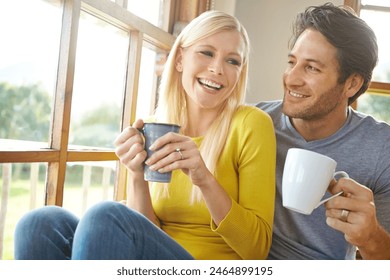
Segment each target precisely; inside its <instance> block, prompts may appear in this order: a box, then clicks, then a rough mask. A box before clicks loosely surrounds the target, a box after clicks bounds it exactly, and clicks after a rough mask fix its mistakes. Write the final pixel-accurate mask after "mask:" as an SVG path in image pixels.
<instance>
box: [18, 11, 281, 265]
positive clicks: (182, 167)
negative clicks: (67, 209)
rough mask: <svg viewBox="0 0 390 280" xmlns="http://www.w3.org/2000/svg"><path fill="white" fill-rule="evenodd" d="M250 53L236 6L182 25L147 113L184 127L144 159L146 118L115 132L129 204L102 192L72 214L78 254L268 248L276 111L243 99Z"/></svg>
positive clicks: (210, 254)
mask: <svg viewBox="0 0 390 280" xmlns="http://www.w3.org/2000/svg"><path fill="white" fill-rule="evenodd" d="M248 55H249V40H248V36H247V33H246V31H245V29H244V27H243V26H242V25H241V24H240V23H239V22H238V20H237V19H236V18H234V17H232V16H230V15H227V14H225V13H222V12H218V11H210V12H206V13H203V14H202V15H200V16H199V17H198V18H196V19H194V20H193V21H192V22H190V23H189V24H188V25H187V26H186V27H185V28H184V29H183V31H182V32H181V34H180V35H179V36H178V37H177V39H176V41H175V44H174V45H173V47H172V50H171V53H170V55H169V57H168V60H167V63H166V66H165V68H164V71H163V74H162V82H161V86H160V91H159V93H160V96H159V103H158V107H157V110H156V113H155V115H154V116H151V118H150V119H149V120H153V121H158V122H167V123H175V124H179V125H180V126H181V130H180V133H168V134H166V135H165V136H163V137H161V138H159V139H158V140H157V142H156V143H155V144H154V145H153V146H154V147H149V148H150V149H154V150H155V151H156V152H155V153H154V155H153V156H152V157H150V158H149V159H148V160H147V161H146V162H145V159H146V151H145V147H144V142H143V138H142V136H141V135H140V133H139V132H138V129H140V128H142V126H143V124H144V121H143V120H137V121H136V122H135V123H134V124H133V126H131V127H128V128H126V129H125V130H124V131H123V132H122V133H121V134H120V135H119V136H118V137H117V139H116V140H115V142H114V144H115V146H116V154H117V156H118V158H119V159H120V161H121V163H122V164H124V165H125V166H126V167H127V169H128V173H129V184H128V189H127V197H128V198H127V202H126V204H127V205H126V206H125V205H123V204H120V203H115V202H104V203H101V204H98V205H96V206H95V207H92V208H91V209H90V210H89V211H88V212H87V213H86V215H85V216H84V217H83V218H82V219H81V220H80V221H77V220H76V221H75V222H73V225H72V227H71V228H76V227H77V230H76V233H75V236H74V241H73V250H72V256H71V258H74V259H264V258H266V257H267V255H268V251H269V248H270V245H271V237H272V223H273V216H274V196H275V158H276V144H275V135H274V130H273V125H272V121H271V119H270V118H269V116H268V115H266V114H265V113H264V112H262V111H261V110H259V109H257V108H255V107H253V106H245V105H243V103H244V97H245V91H246V84H247V73H248ZM177 149H180V150H179V151H180V153H178V152H177ZM144 163H145V164H147V165H149V167H150V168H151V169H152V170H158V172H162V173H163V172H168V171H173V174H172V181H171V183H169V184H162V183H149V182H146V181H145V180H144V175H143V164H144ZM57 210H58V209H57ZM61 212H63V210H62V209H61ZM96 221H98V222H96ZM29 226H31V225H29ZM31 238H32V237H31ZM34 238H35V237H34ZM33 240H36V239H33ZM103 241H104V242H103ZM30 242H32V241H31V240H30ZM24 243H28V242H24ZM68 247H69V246H68ZM20 251H22V250H20ZM25 251H27V250H25ZM16 252H18V250H16ZM26 255H27V258H29V257H30V256H31V253H30V254H29V253H26Z"/></svg>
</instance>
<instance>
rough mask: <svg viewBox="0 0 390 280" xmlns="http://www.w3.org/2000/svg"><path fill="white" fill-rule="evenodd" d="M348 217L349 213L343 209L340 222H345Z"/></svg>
mask: <svg viewBox="0 0 390 280" xmlns="http://www.w3.org/2000/svg"><path fill="white" fill-rule="evenodd" d="M348 215H349V211H348V210H345V209H343V211H341V218H340V220H341V221H343V222H347V220H348Z"/></svg>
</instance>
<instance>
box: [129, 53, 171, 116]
mask: <svg viewBox="0 0 390 280" xmlns="http://www.w3.org/2000/svg"><path fill="white" fill-rule="evenodd" d="M166 57H167V53H166V52H164V51H162V50H161V51H158V52H156V51H153V50H150V49H148V48H146V47H143V48H142V57H141V69H140V77H139V86H138V93H139V94H138V99H137V112H136V119H138V118H142V119H144V118H146V117H148V116H150V115H152V114H153V113H154V109H155V105H156V102H157V91H158V86H159V82H160V76H161V72H162V68H163V67H164V64H165V60H166Z"/></svg>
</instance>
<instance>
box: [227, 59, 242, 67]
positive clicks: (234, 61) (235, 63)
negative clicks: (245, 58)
mask: <svg viewBox="0 0 390 280" xmlns="http://www.w3.org/2000/svg"><path fill="white" fill-rule="evenodd" d="M228 63H230V64H232V65H236V66H241V62H240V61H238V60H237V59H234V58H232V59H228Z"/></svg>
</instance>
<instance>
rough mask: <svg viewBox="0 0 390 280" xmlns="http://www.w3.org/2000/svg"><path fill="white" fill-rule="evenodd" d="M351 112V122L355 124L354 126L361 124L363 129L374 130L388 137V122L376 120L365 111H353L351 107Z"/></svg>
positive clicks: (389, 130)
mask: <svg viewBox="0 0 390 280" xmlns="http://www.w3.org/2000/svg"><path fill="white" fill-rule="evenodd" d="M351 112H352V123H354V124H355V126H361V127H364V129H365V130H366V131H367V130H372V131H376V132H378V133H380V134H382V135H384V136H385V135H386V136H387V137H390V124H389V123H387V122H385V121H381V120H378V119H377V118H375V117H374V116H371V115H367V114H365V113H362V112H359V111H355V110H353V109H351Z"/></svg>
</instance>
